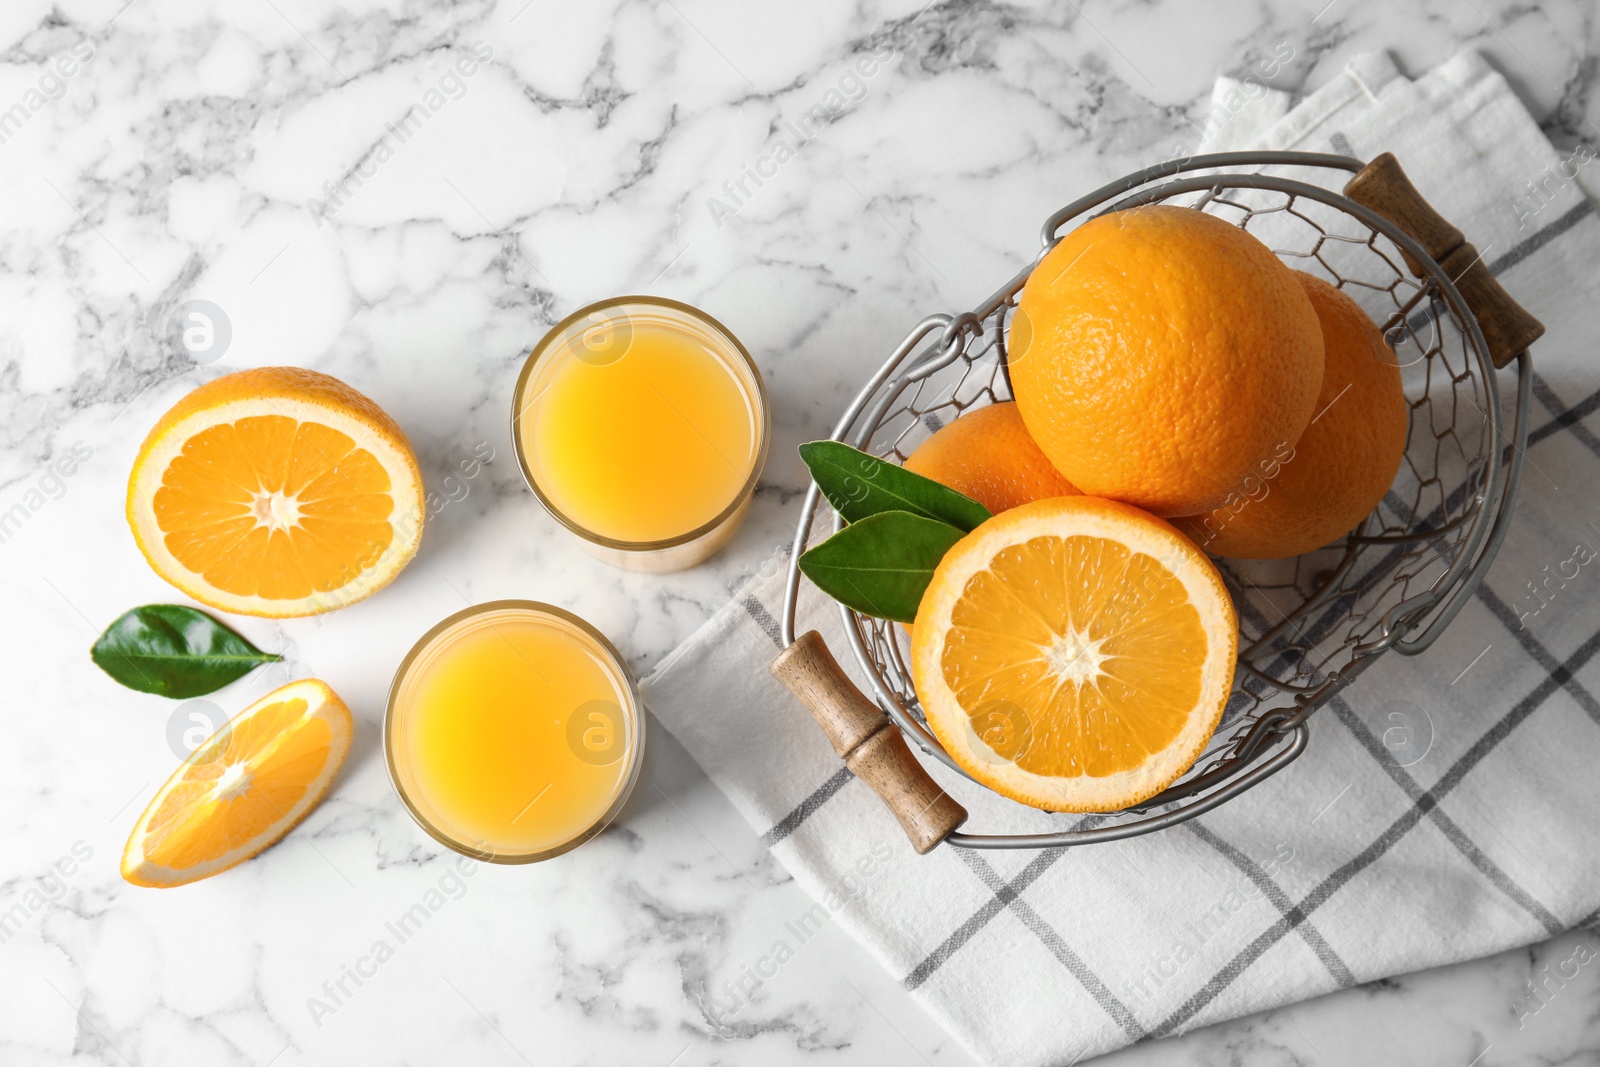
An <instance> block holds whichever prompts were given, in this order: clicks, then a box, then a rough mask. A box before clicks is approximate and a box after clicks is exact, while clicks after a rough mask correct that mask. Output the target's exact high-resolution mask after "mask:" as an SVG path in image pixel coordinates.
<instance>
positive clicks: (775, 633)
mask: <svg viewBox="0 0 1600 1067" xmlns="http://www.w3.org/2000/svg"><path fill="white" fill-rule="evenodd" d="M741 603H743V604H744V610H745V611H747V612H748V613H749V614H750V617H751V618H752V619H754V620H755V621H756V625H757V626H759V627H761V632H762V633H764V634H766V635H767V638H768V640H770V641H771V642H772V644H773V645H774V646H775V647H776V648H777V649H778V650H779V651H782V650H783V635H782V632H781V631H780V630H779V629H778V620H777V619H774V618H773V617H772V612H770V611H768V610H767V606H766V605H765V604H763V603H762V602H761V601H759V600H757V599H756V598H755V597H754V596H747V597H745V598H744V600H743V601H742V602H741Z"/></svg>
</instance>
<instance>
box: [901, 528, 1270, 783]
mask: <svg viewBox="0 0 1600 1067" xmlns="http://www.w3.org/2000/svg"><path fill="white" fill-rule="evenodd" d="M1237 650H1238V619H1237V617H1236V616H1235V614H1234V609H1233V604H1232V602H1231V601H1230V600H1229V598H1228V593H1227V590H1226V588H1225V587H1224V586H1223V584H1222V578H1221V576H1220V575H1219V574H1218V573H1217V569H1216V567H1215V566H1214V565H1213V564H1212V562H1211V561H1210V560H1209V559H1207V558H1206V556H1205V553H1203V552H1201V551H1200V550H1199V549H1198V548H1196V547H1195V546H1194V544H1193V543H1192V542H1191V541H1189V539H1188V538H1186V537H1184V536H1183V535H1182V534H1180V533H1178V532H1177V531H1176V530H1174V529H1173V528H1172V527H1171V526H1169V525H1168V524H1167V523H1165V522H1163V521H1162V520H1160V519H1158V518H1156V517H1155V516H1153V515H1150V514H1148V513H1147V512H1144V511H1141V510H1139V509H1138V508H1135V507H1132V506H1130V505H1127V504H1121V503H1118V502H1116V501H1112V500H1102V499H1098V498H1095V497H1087V496H1070V497H1058V498H1055V499H1051V500H1040V501H1036V502H1035V503H1031V504H1024V505H1022V506H1021V507H1018V508H1014V509H1012V510H1010V511H1006V512H1003V513H1001V514H999V515H996V516H995V517H994V518H992V519H990V520H989V521H987V522H985V523H984V524H983V525H981V526H979V527H978V528H977V529H976V530H974V531H972V533H970V534H968V535H967V536H966V537H965V538H963V539H962V540H961V541H959V542H958V543H957V544H956V546H955V547H954V548H952V549H951V550H950V551H949V552H948V553H946V555H945V557H944V559H943V560H942V561H940V563H939V566H938V568H937V569H936V570H935V571H934V575H933V580H932V581H931V582H930V583H929V585H928V589H927V592H926V593H924V594H923V598H922V605H921V607H920V608H919V609H918V611H917V621H916V625H915V627H914V628H913V636H912V650H911V655H912V660H911V667H912V676H913V679H914V681H915V683H916V688H917V697H918V699H919V700H920V701H921V704H922V709H923V712H924V714H925V715H926V716H927V720H928V726H929V727H930V728H931V729H932V730H933V732H934V734H935V735H936V736H937V737H938V738H939V741H940V743H941V744H943V745H944V747H945V750H946V751H948V752H949V753H950V755H951V757H952V758H954V759H955V761H956V763H958V764H959V765H960V766H961V767H962V768H963V769H964V770H966V771H967V772H968V773H969V774H971V775H972V777H973V778H975V779H977V780H978V781H980V782H982V783H984V784H985V785H987V786H989V787H990V788H992V789H994V790H995V791H997V792H999V793H1001V794H1003V795H1005V796H1008V797H1010V798H1012V799H1013V800H1018V801H1021V802H1022V803H1024V804H1031V805H1033V806H1034V807H1038V808H1045V809H1047V810H1050V811H1116V810H1119V809H1121V808H1125V807H1127V806H1128V805H1130V804H1137V803H1139V802H1140V801H1142V800H1147V799H1149V798H1150V797H1152V796H1154V795H1155V794H1157V793H1159V792H1160V791H1161V790H1163V789H1165V788H1166V787H1167V786H1168V785H1170V784H1171V783H1172V782H1173V781H1175V780H1176V779H1177V778H1178V777H1180V776H1181V775H1182V774H1183V773H1184V772H1185V771H1186V770H1188V769H1189V767H1190V766H1191V765H1192V764H1193V763H1194V761H1195V759H1196V758H1197V757H1198V756H1199V755H1200V753H1201V752H1202V751H1203V750H1204V748H1205V745H1206V743H1207V741H1208V740H1209V739H1210V737H1211V735H1212V733H1213V732H1214V731H1215V730H1216V728H1217V723H1218V721H1220V719H1221V717H1222V710H1223V707H1224V706H1225V705H1226V704H1227V701H1228V694H1229V691H1230V689H1231V686H1232V679H1233V667H1234V657H1235V654H1236V653H1237Z"/></svg>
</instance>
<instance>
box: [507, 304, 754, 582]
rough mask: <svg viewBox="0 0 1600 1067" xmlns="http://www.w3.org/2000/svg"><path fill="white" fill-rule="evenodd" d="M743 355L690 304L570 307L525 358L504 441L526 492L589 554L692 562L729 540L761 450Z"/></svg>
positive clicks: (656, 565)
mask: <svg viewBox="0 0 1600 1067" xmlns="http://www.w3.org/2000/svg"><path fill="white" fill-rule="evenodd" d="M769 428H770V417H769V414H768V409H767V394H766V387H765V386H764V385H763V384H762V381H761V374H760V372H758V371H757V370H756V365H755V362H754V361H753V360H752V359H751V358H750V353H749V352H747V351H745V348H744V346H743V345H741V344H740V343H739V341H738V339H737V338H735V337H734V336H733V334H731V333H729V332H728V330H727V329H726V328H725V327H723V325H722V324H721V323H719V322H717V320H715V319H713V318H712V317H711V316H709V315H707V314H705V313H704V312H702V311H699V310H697V309H695V308H693V307H690V306H689V305H688V304H682V303H679V302H678V301H676V300H666V299H663V298H660V297H651V296H624V297H617V298H615V299H612V300H604V301H601V302H600V303H598V304H591V305H589V306H588V307H585V308H581V309H579V310H578V311H576V312H574V313H573V314H572V315H569V316H568V317H567V318H565V319H563V320H562V321H561V322H559V323H557V324H556V326H555V327H554V328H552V329H551V330H550V332H549V333H547V334H546V335H545V337H544V339H543V340H542V341H540V342H539V344H538V345H536V346H535V347H534V349H533V352H532V353H530V354H529V356H528V359H527V362H526V363H525V364H524V365H523V368H522V375H521V377H520V378H518V380H517V388H516V393H515V395H514V399H513V401H512V412H511V437H512V441H513V442H514V443H515V446H516V451H517V460H518V462H519V463H521V465H522V473H523V475H524V476H525V477H526V478H527V480H528V485H529V487H530V488H532V489H533V492H534V494H535V495H536V496H538V498H539V500H540V502H541V503H543V504H544V506H545V508H546V510H548V511H549V512H550V514H551V515H553V516H555V518H556V519H557V521H559V522H560V523H561V524H562V525H564V526H566V527H567V529H569V530H572V531H573V532H574V533H576V534H577V535H578V536H579V537H581V538H582V539H583V543H584V545H585V546H586V547H587V548H588V549H589V550H590V551H591V552H593V553H594V554H595V555H596V556H598V557H599V558H601V559H602V560H604V561H606V562H607V563H611V564H613V565H615V566H618V567H623V568H625V569H628V570H638V571H657V572H660V571H672V570H680V569H682V568H684V567H691V566H693V565H694V564H696V563H699V562H700V561H701V560H703V559H705V558H706V557H707V556H710V555H711V554H712V553H713V552H716V551H717V550H718V549H719V548H721V547H722V546H723V545H724V544H726V543H727V541H728V540H729V539H730V538H731V537H732V536H733V533H734V530H735V529H737V527H738V524H739V521H740V520H741V519H742V518H743V517H744V513H745V511H746V510H747V509H748V508H749V506H750V499H751V497H752V496H753V495H754V493H755V487H756V480H757V479H758V478H759V477H760V475H761V466H762V464H763V463H764V462H765V460H766V455H767V436H768V432H769Z"/></svg>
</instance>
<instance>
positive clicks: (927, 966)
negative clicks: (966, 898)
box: [900, 819, 1103, 989]
mask: <svg viewBox="0 0 1600 1067" xmlns="http://www.w3.org/2000/svg"><path fill="white" fill-rule="evenodd" d="M1091 821H1092V820H1091V819H1086V820H1084V822H1082V823H1079V825H1080V826H1083V825H1087V824H1089V823H1090V822H1091ZM1102 821H1103V820H1102ZM952 851H953V852H956V853H957V854H961V855H964V854H965V853H967V852H969V851H971V850H970V849H964V848H963V849H952ZM1066 854H1067V850H1066V849H1064V848H1050V849H1044V850H1042V851H1041V852H1040V853H1039V854H1038V855H1037V856H1035V857H1034V858H1033V860H1032V862H1030V863H1029V864H1028V865H1027V866H1026V867H1024V868H1022V870H1021V871H1019V872H1018V873H1017V876H1016V877H1015V878H1013V879H1011V881H1010V882H1007V883H1005V884H1004V885H1003V886H1002V887H1001V888H1000V889H994V887H993V886H991V887H990V888H991V889H994V897H993V899H991V900H988V901H985V902H984V904H983V906H982V907H981V908H979V909H978V910H977V911H976V912H974V913H973V915H972V917H971V918H970V919H968V920H967V921H966V922H964V923H962V924H961V925H960V926H958V927H956V929H955V930H954V931H953V932H952V933H951V934H950V936H949V937H947V938H945V939H944V941H943V942H941V943H940V944H939V946H938V947H937V948H935V949H934V950H933V951H932V952H930V953H928V955H927V956H926V957H924V959H923V960H922V962H921V963H919V964H917V965H916V966H915V967H913V968H912V969H911V973H910V974H907V975H906V976H905V978H903V979H901V983H900V984H901V985H903V986H905V987H906V988H907V989H916V988H917V987H918V986H920V985H922V983H923V982H926V981H927V980H928V976H929V975H931V974H932V973H933V972H934V971H937V970H938V969H939V968H940V967H941V966H943V964H944V962H945V960H947V959H949V958H950V957H951V956H953V955H955V953H956V950H957V949H959V948H960V947H961V946H962V945H965V944H966V943H967V942H968V941H971V940H972V935H973V934H976V933H977V932H978V931H979V930H981V929H983V928H984V926H986V925H988V922H989V920H990V919H992V918H994V917H995V916H996V915H998V914H999V913H1000V909H1001V908H1003V907H1005V906H1006V905H1007V904H1009V903H1010V902H1011V901H1013V900H1015V899H1016V898H1017V896H1018V895H1020V894H1021V892H1022V891H1023V890H1024V889H1026V888H1028V886H1030V885H1032V884H1033V881H1034V879H1036V878H1038V877H1039V876H1040V875H1041V874H1043V873H1044V872H1045V871H1047V870H1049V869H1050V868H1051V867H1053V866H1055V863H1056V861H1057V860H1059V859H1060V858H1061V857H1062V856H1064V855H1066Z"/></svg>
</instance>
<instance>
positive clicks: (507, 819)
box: [384, 601, 643, 862]
mask: <svg viewBox="0 0 1600 1067" xmlns="http://www.w3.org/2000/svg"><path fill="white" fill-rule="evenodd" d="M384 734H385V737H384V741H385V748H386V755H387V757H388V761H389V771H390V775H391V777H392V779H393V781H394V784H395V788H396V790H397V791H398V792H399V793H400V796H401V799H402V800H404V801H405V803H406V805H407V807H408V808H409V809H410V810H411V813H412V814H413V815H414V816H415V817H416V818H417V821H418V822H419V823H421V825H422V827H423V828H424V829H425V830H427V831H428V832H429V833H430V834H432V835H433V836H434V837H435V838H437V839H439V840H440V841H442V842H444V843H445V844H447V845H449V846H450V847H452V848H455V849H457V850H458V851H461V852H465V853H467V854H468V855H475V856H478V857H479V858H482V859H492V860H496V861H500V862H522V861H528V860H534V859H544V858H548V857H549V856H554V855H559V854H560V853H561V852H565V851H567V850H568V849H570V848H573V847H576V846H577V845H578V844H581V843H582V842H583V841H586V840H588V839H589V838H590V837H592V836H593V835H594V834H596V833H598V832H599V831H600V830H601V829H603V828H604V827H605V825H606V824H607V823H608V822H609V821H610V819H611V818H612V817H613V816H614V815H615V814H616V812H617V811H618V810H619V809H620V808H621V806H622V803H623V801H624V800H625V799H626V797H627V793H628V791H629V790H630V789H631V788H632V786H633V780H634V778H635V776H636V775H637V771H638V766H639V762H640V756H641V753H642V749H643V724H642V722H641V720H640V716H639V713H638V708H637V706H636V704H635V701H634V696H633V689H632V685H631V683H630V681H629V679H628V676H627V673H626V670H625V669H624V668H623V666H622V665H621V663H620V661H619V660H618V657H617V655H616V652H615V650H613V649H612V648H611V646H610V644H609V643H608V642H606V641H605V639H604V638H603V637H601V636H600V635H599V634H598V633H596V632H595V631H594V630H592V629H591V628H590V627H589V626H588V625H587V624H586V623H584V622H583V621H582V620H580V619H578V618H576V617H575V616H572V615H569V614H568V613H566V612H564V611H561V610H560V609H558V608H552V607H550V606H548V605H542V604H535V603H532V602H530V601H497V602H495V603H491V604H484V605H481V606H479V607H476V608H472V609H469V610H467V611H464V612H460V613H459V614H456V615H453V616H451V617H450V618H448V619H446V620H445V621H444V622H442V623H440V624H439V625H438V626H436V627H435V628H434V629H433V630H432V631H431V632H429V633H428V634H427V635H426V636H425V637H423V639H422V640H421V641H419V642H418V643H417V646H416V647H415V648H414V649H412V651H411V654H410V655H409V656H407V657H406V661H405V662H404V663H403V664H402V665H401V667H400V670H399V672H398V673H397V674H396V676H395V682H394V686H393V688H392V690H391V692H390V696H389V712H388V716H387V718H386V720H385V726H384Z"/></svg>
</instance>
